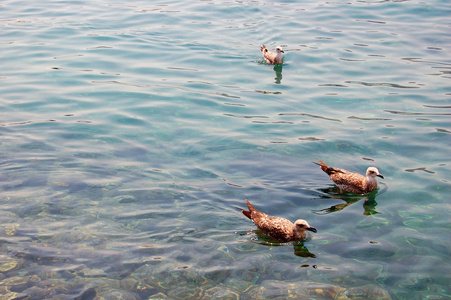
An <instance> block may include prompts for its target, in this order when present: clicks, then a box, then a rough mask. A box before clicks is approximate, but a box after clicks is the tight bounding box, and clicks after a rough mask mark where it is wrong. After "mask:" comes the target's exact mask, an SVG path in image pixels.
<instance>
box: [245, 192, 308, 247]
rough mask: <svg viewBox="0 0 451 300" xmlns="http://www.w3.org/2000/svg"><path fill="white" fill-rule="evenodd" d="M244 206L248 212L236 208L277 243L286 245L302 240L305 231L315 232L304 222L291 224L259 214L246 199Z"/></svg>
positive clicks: (287, 221)
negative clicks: (245, 205)
mask: <svg viewBox="0 0 451 300" xmlns="http://www.w3.org/2000/svg"><path fill="white" fill-rule="evenodd" d="M246 204H247V207H248V208H249V211H247V210H244V209H241V208H238V207H237V208H238V209H239V210H241V212H242V213H243V214H244V215H245V216H246V217H248V218H249V219H251V220H252V222H254V224H255V225H256V226H257V227H258V229H260V231H261V232H263V233H264V234H265V235H267V236H269V237H270V238H272V239H274V240H276V241H278V242H281V243H287V242H290V241H296V240H300V239H304V238H305V236H306V232H305V231H306V230H309V231H313V232H316V229H315V228H314V227H311V226H310V225H309V224H308V223H307V221H305V220H301V219H299V220H297V221H296V222H294V224H293V223H292V222H291V221H290V220H287V219H284V218H280V217H271V216H268V215H267V214H265V213H262V212H259V211H258V210H256V209H255V207H254V206H252V204H251V203H250V202H249V201H248V200H247V199H246Z"/></svg>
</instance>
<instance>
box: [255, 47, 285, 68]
mask: <svg viewBox="0 0 451 300" xmlns="http://www.w3.org/2000/svg"><path fill="white" fill-rule="evenodd" d="M260 50H261V51H262V52H263V58H264V59H265V61H266V62H267V63H268V64H269V65H277V64H283V54H284V53H285V52H283V49H282V46H277V47H276V52H271V51H269V50H268V49H266V46H265V45H263V46H261V47H260Z"/></svg>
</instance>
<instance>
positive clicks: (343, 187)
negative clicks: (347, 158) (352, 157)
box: [314, 160, 384, 194]
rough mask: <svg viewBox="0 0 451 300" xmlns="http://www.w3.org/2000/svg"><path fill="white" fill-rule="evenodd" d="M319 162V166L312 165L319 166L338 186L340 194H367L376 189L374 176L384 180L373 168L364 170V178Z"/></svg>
mask: <svg viewBox="0 0 451 300" xmlns="http://www.w3.org/2000/svg"><path fill="white" fill-rule="evenodd" d="M319 162H320V163H319V164H318V163H316V162H314V163H315V164H317V165H319V166H321V170H323V171H324V172H326V174H327V175H329V177H330V180H332V181H333V182H334V183H335V184H336V185H337V186H338V188H339V189H340V192H341V191H347V192H351V193H356V194H367V193H369V192H372V191H374V190H375V189H377V180H376V176H378V177H380V178H384V176H382V175H381V174H380V173H379V170H378V169H377V168H375V167H369V168H368V169H367V170H366V177H365V176H363V175H360V174H357V173H351V172H349V171H346V170H342V169H337V168H332V167H329V166H328V165H326V164H325V163H324V162H322V161H321V160H319Z"/></svg>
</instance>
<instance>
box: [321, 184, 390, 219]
mask: <svg viewBox="0 0 451 300" xmlns="http://www.w3.org/2000/svg"><path fill="white" fill-rule="evenodd" d="M381 185H383V186H384V188H383V189H380V190H375V191H373V192H371V193H369V194H366V195H364V196H362V195H359V194H354V193H340V189H339V188H337V187H336V186H333V187H329V188H324V189H319V191H321V192H322V194H323V195H320V196H319V197H320V198H322V199H338V200H342V201H344V203H339V204H335V205H332V206H330V207H328V208H324V209H318V210H313V213H315V214H317V215H325V214H330V213H334V212H339V211H341V210H343V209H345V208H346V207H348V206H349V205H351V204H354V203H357V202H359V201H360V200H362V199H364V202H363V205H362V206H363V215H365V216H371V215H376V214H380V213H379V212H378V211H377V210H376V206H377V202H376V196H377V195H379V194H382V193H385V191H386V190H387V186H386V185H385V184H383V183H382V184H381Z"/></svg>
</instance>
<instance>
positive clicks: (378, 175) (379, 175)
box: [376, 174, 384, 179]
mask: <svg viewBox="0 0 451 300" xmlns="http://www.w3.org/2000/svg"><path fill="white" fill-rule="evenodd" d="M376 176H377V177H380V178H382V179H384V176H382V175H381V174H377V175H376Z"/></svg>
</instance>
